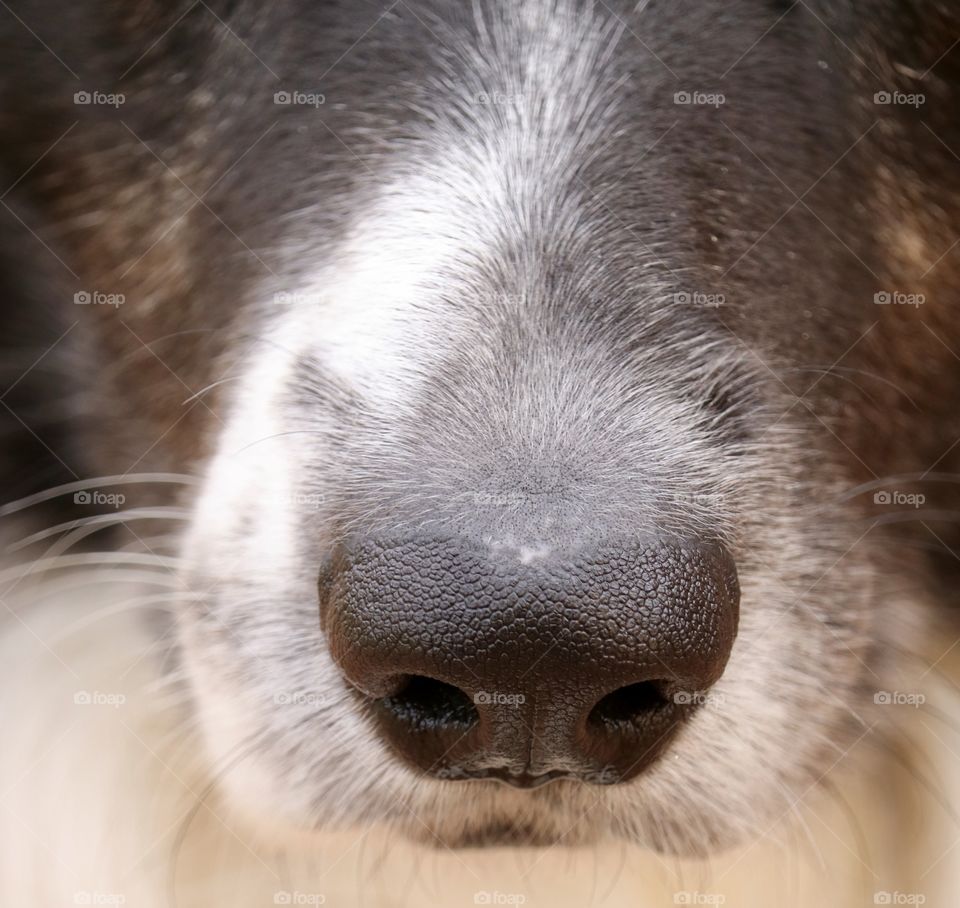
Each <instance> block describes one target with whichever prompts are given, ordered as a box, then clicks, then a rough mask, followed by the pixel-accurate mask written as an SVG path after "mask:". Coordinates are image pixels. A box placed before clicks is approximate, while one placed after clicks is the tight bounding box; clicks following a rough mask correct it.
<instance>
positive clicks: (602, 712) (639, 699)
mask: <svg viewBox="0 0 960 908" xmlns="http://www.w3.org/2000/svg"><path fill="white" fill-rule="evenodd" d="M669 702H670V700H669V699H668V697H667V695H666V682H665V681H641V682H639V683H638V684H628V685H627V686H626V687H620V688H618V689H617V690H615V691H613V692H612V693H609V694H607V695H606V696H605V697H603V699H601V700H600V701H599V702H598V703H597V705H596V706H594V707H593V709H592V710H591V711H590V715H589V716H588V717H587V723H588V724H589V725H592V726H594V727H595V728H597V727H601V728H606V729H610V730H616V729H618V728H622V727H623V726H624V725H628V724H631V723H633V722H635V721H636V720H637V719H639V718H641V717H642V716H645V715H648V714H649V713H651V712H654V711H655V710H658V709H660V708H661V707H664V706H666V705H667V704H669Z"/></svg>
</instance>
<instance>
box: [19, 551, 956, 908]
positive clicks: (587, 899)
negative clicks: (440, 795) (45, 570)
mask: <svg viewBox="0 0 960 908" xmlns="http://www.w3.org/2000/svg"><path fill="white" fill-rule="evenodd" d="M141 573H142V574H144V576H148V575H146V574H145V572H141ZM127 576H131V575H130V569H129V568H124V569H123V573H120V572H118V571H113V572H111V570H110V569H109V568H107V569H104V568H99V569H96V571H95V572H91V571H86V572H84V573H82V574H75V575H72V576H70V575H68V576H66V577H64V576H63V575H60V576H59V577H57V578H56V580H55V581H51V580H48V581H46V582H45V583H44V585H43V586H40V585H38V584H36V583H33V582H32V581H30V580H27V581H24V582H21V583H19V584H18V585H17V589H16V590H15V591H14V592H13V593H12V594H10V593H8V594H7V595H6V596H5V598H4V603H5V606H6V609H9V610H10V612H11V613H10V614H6V610H5V617H4V619H3V621H2V625H0V627H2V633H0V658H2V662H0V664H2V666H3V695H2V701H3V704H4V707H3V741H4V744H3V747H2V750H0V783H2V784H0V792H2V797H0V830H2V846H0V905H2V906H3V908H21V906H22V908H27V906H31V908H60V906H71V905H86V904H89V905H110V904H125V905H130V906H137V908H172V906H177V908H217V906H230V908H248V906H249V908H253V906H269V905H275V904H293V905H297V904H300V905H311V904H313V905H316V904H325V905H334V906H336V905H344V906H355V905H356V906H359V905H363V906H371V908H381V906H391V908H392V906H397V908H400V906H411V908H412V906H423V905H438V906H457V905H465V906H466V905H474V904H491V905H496V904H504V905H512V904H522V905H529V906H550V908H564V906H577V908H582V906H587V905H597V906H608V908H619V906H623V908H628V906H629V908H638V906H639V908H642V906H648V905H649V906H660V905H676V904H694V905H696V904H700V905H711V904H712V905H719V904H723V905H728V906H758V908H759V906H763V908H767V906H784V908H786V906H812V908H819V906H837V908H847V906H859V905H872V904H925V905H929V906H944V908H949V906H953V905H955V904H956V900H955V894H956V893H957V892H958V891H960V861H958V853H960V826H958V825H957V823H955V822H954V820H953V819H951V817H950V815H949V814H950V812H951V811H952V810H953V805H958V804H960V779H958V774H957V772H956V767H957V761H958V760H960V756H958V754H960V735H958V734H956V733H955V732H953V731H952V730H951V729H950V723H951V722H953V724H957V726H958V727H960V724H958V723H960V720H956V719H950V717H957V716H960V709H958V704H957V702H956V696H955V694H954V693H953V692H952V691H953V689H952V688H951V686H950V683H949V682H948V681H947V680H946V679H945V678H944V674H943V673H942V672H940V671H939V670H940V669H944V668H946V666H947V665H948V664H949V662H950V656H948V657H947V658H946V659H944V660H943V661H942V662H941V663H940V665H939V666H938V671H929V672H927V673H926V674H925V675H923V677H922V678H914V679H910V683H912V684H914V685H916V684H921V683H922V688H919V687H916V686H914V687H912V688H908V685H907V683H906V680H905V683H904V684H903V688H904V689H911V690H921V689H922V690H923V692H924V693H925V695H926V696H927V697H928V700H927V702H926V703H925V704H924V705H923V706H922V707H921V708H913V707H909V706H902V707H890V710H891V717H892V719H893V725H894V727H895V729H896V731H895V734H896V735H897V737H898V739H899V742H900V743H899V744H898V745H897V746H898V747H899V749H900V751H901V754H902V759H900V760H898V759H895V758H894V757H893V756H892V754H891V752H890V748H882V747H878V746H877V741H875V740H871V738H873V737H874V736H875V735H876V734H878V732H874V733H873V734H872V735H871V736H868V737H867V738H865V739H862V740H861V741H860V742H859V743H858V744H857V745H856V746H855V747H854V748H853V749H852V750H851V751H850V752H849V753H848V754H847V756H846V757H844V758H843V759H842V760H841V761H840V762H839V763H838V764H837V765H836V766H835V767H834V768H833V770H832V772H831V773H830V777H829V784H830V789H831V790H832V791H833V792H834V794H833V796H830V795H828V794H827V792H826V791H825V790H821V789H820V788H819V787H817V788H816V789H814V790H811V791H810V792H808V794H807V795H806V796H805V798H804V799H803V802H802V803H801V804H799V805H797V808H796V810H795V811H786V809H785V814H786V816H785V817H784V820H783V822H781V823H780V824H778V825H776V826H775V827H773V828H771V829H770V830H769V833H768V835H767V836H766V837H765V838H764V839H763V840H762V841H759V842H757V843H755V844H753V845H751V846H749V847H746V848H741V849H739V850H738V851H735V852H733V853H730V854H726V855H722V856H716V857H714V858H713V859H712V860H710V861H709V862H703V863H700V862H691V861H678V860H675V859H672V858H664V857H661V856H657V855H653V854H649V853H643V852H640V851H637V850H634V849H632V848H629V847H627V846H624V845H622V844H620V843H616V842H611V843H607V844H601V845H598V846H596V847H593V848H590V849H580V850H569V849H565V848H563V847H555V848H551V849H540V850H534V849H529V850H514V851H511V850H490V851H457V852H452V851H449V850H445V849H444V848H443V847H442V846H440V845H438V847H437V849H436V850H428V849H423V848H414V847H413V846H410V845H408V844H406V843H404V842H403V841H393V840H391V837H390V836H389V835H388V834H387V833H386V832H384V831H382V830H377V829H358V830H356V831H353V832H349V833H339V834H337V835H327V836H323V837H302V838H299V839H298V838H297V837H295V836H291V835H289V834H286V833H280V832H278V831H276V830H268V829H264V828H251V825H250V824H247V823H245V822H244V820H243V819H242V818H240V817H237V816H232V815H231V814H230V813H229V811H228V810H227V808H226V807H225V806H224V805H223V804H222V802H220V800H219V799H218V797H217V790H216V786H215V784H213V783H212V779H211V773H210V769H209V767H206V766H204V764H203V759H202V757H201V750H200V748H199V746H198V744H197V742H196V740H195V738H194V735H193V730H192V729H191V728H190V725H189V721H188V720H187V719H186V718H185V716H186V715H188V713H189V704H188V702H187V701H186V699H185V694H184V693H183V691H179V692H178V690H177V688H176V685H175V684H171V683H168V682H164V681H162V680H161V674H162V671H161V661H162V657H163V656H164V655H165V654H166V653H167V652H168V650H169V648H170V647H169V642H170V641H169V639H166V640H164V639H161V638H160V634H159V633H157V632H156V631H154V630H150V629H149V627H150V624H149V622H148V621H146V620H145V614H146V613H145V609H144V607H143V606H144V605H148V604H149V603H150V602H151V600H155V599H156V597H158V596H161V597H162V596H163V593H162V590H161V592H159V593H158V587H157V586H156V585H153V584H151V583H146V584H144V585H139V584H137V583H135V582H134V583H129V582H120V583H118V582H114V581H116V580H118V579H121V578H123V577H127ZM164 582H165V578H164V577H163V575H160V583H161V584H163V583H164ZM130 603H134V605H130ZM137 603H139V605H138V604H137ZM943 648H945V647H943ZM934 649H935V647H934ZM168 669H169V667H168ZM825 670H828V667H825ZM174 676H175V670H174ZM84 693H86V694H88V695H89V699H90V700H91V701H92V702H89V703H85V702H82V701H83V700H84V699H87V698H85V697H84V696H83V695H84ZM77 700H80V701H81V702H77ZM893 711H895V712H893ZM946 714H949V715H946ZM945 720H946V721H945ZM916 777H920V778H923V779H924V780H925V782H926V784H921V783H920V782H918V781H917V778H916ZM467 784H469V783H467ZM785 808H786V804H785ZM887 894H890V901H888V902H885V901H884V899H885V898H886V897H887Z"/></svg>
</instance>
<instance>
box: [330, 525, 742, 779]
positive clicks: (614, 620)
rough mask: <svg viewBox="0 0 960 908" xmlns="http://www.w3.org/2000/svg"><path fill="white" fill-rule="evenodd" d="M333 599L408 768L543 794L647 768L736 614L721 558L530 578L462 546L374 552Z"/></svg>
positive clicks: (384, 546) (354, 549)
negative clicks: (646, 759)
mask: <svg viewBox="0 0 960 908" xmlns="http://www.w3.org/2000/svg"><path fill="white" fill-rule="evenodd" d="M320 593H321V596H320V599H321V618H322V623H323V626H324V630H325V633H326V635H327V637H328V640H329V643H330V648H331V652H332V655H333V657H334V659H335V660H336V661H337V662H338V664H339V665H340V667H341V669H342V670H343V671H344V673H345V674H346V676H347V678H348V679H349V680H350V681H351V682H352V683H353V684H354V685H355V686H356V687H357V688H358V689H359V690H360V691H361V692H362V693H363V694H364V695H366V697H368V698H370V699H372V700H373V701H374V703H375V704H378V705H379V706H380V707H383V709H384V710H385V712H384V713H383V715H384V717H385V718H384V722H385V727H386V728H387V730H388V736H389V737H393V738H394V739H397V737H398V736H399V737H402V739H403V740H402V743H401V745H400V746H399V749H400V751H401V752H402V753H403V754H406V755H407V756H409V755H410V754H411V753H412V754H414V755H415V756H414V761H415V762H418V763H419V764H420V766H421V768H429V769H430V770H431V771H432V770H433V769H434V766H433V763H434V762H437V761H439V762H440V763H442V764H444V765H448V764H451V763H454V764H456V766H457V767H458V768H459V770H461V771H463V772H466V773H467V774H473V773H487V772H490V771H493V772H501V771H503V772H507V773H508V774H509V775H510V776H511V777H516V776H517V775H518V774H519V775H523V776H525V777H526V776H531V774H532V776H531V777H534V776H535V777H537V778H546V777H549V776H550V774H552V773H557V772H566V773H570V772H575V773H578V774H580V775H583V774H584V773H595V772H601V771H603V770H604V768H605V767H609V766H611V765H613V766H619V769H618V770H617V771H618V772H620V771H623V772H629V771H630V770H631V769H632V767H633V766H634V765H635V764H640V763H641V762H642V758H643V755H644V752H645V748H646V749H649V747H651V746H652V744H653V743H654V742H655V741H656V740H657V739H659V738H661V737H663V735H664V734H666V732H667V731H669V730H670V729H671V728H672V727H673V726H674V725H675V724H676V720H677V719H678V717H679V711H678V710H679V708H678V707H676V704H674V703H673V702H672V697H673V694H674V692H677V691H683V690H687V691H689V690H699V689H702V688H703V687H705V686H707V685H709V684H710V683H712V682H713V681H715V680H716V679H717V677H719V675H720V673H721V672H722V670H723V667H724V665H725V663H726V658H727V655H728V654H729V650H730V646H731V645H732V641H733V637H734V636H735V633H736V623H737V605H738V590H737V581H736V572H735V569H734V567H733V563H732V560H731V559H730V557H729V555H728V554H727V553H726V551H725V550H724V549H723V548H722V547H721V546H719V545H686V546H682V545H673V544H665V543H652V544H651V543H641V542H636V541H634V542H632V543H630V544H622V543H621V544H617V543H611V544H609V545H604V546H599V547H597V548H595V549H594V550H592V551H591V552H590V553H589V555H587V554H584V553H580V554H579V555H574V556H570V557H568V558H566V559H564V560H562V561H561V560H553V561H536V562H534V563H527V564H524V563H522V561H518V560H516V559H508V558H504V557H502V553H496V552H493V551H491V550H490V549H489V548H487V549H485V548H484V547H483V546H481V545H477V544H470V543H468V542H467V541H465V540H463V539H430V540H414V541H410V540H406V541H399V542H393V541H386V542H384V541H380V542H369V541H365V542H363V543H358V544H354V545H350V546H344V547H343V548H342V549H341V550H340V551H339V552H338V553H337V554H336V556H335V557H334V559H332V561H331V563H330V565H329V566H328V568H327V570H326V571H325V572H324V575H323V576H322V578H321V583H320ZM411 678H413V679H419V680H418V681H417V682H416V684H414V685H413V686H414V688H416V690H417V691H418V693H417V696H416V697H412V696H411V695H410V689H411V687H410V684H411ZM430 685H433V686H432V687H431V686H430ZM437 685H439V686H437ZM425 691H426V692H427V694H428V695H425V694H424V692H425ZM458 698H459V699H458ZM425 704H426V706H427V707H429V708H428V710H427V712H429V713H430V716H431V717H432V718H431V719H430V721H424V715H425V713H424V705H425ZM418 711H419V712H418ZM641 714H642V715H641ZM452 717H455V719H456V721H454V718H452ZM428 726H429V727H428ZM424 755H425V756H424Z"/></svg>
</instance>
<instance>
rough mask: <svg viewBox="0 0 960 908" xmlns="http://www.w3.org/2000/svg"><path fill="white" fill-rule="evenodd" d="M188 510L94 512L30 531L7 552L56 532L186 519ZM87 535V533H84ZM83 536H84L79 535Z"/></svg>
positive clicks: (162, 508)
mask: <svg viewBox="0 0 960 908" xmlns="http://www.w3.org/2000/svg"><path fill="white" fill-rule="evenodd" d="M189 517H190V512H189V511H188V510H186V509H185V508H174V507H169V508H168V507H157V508H132V509H131V510H129V511H117V512H116V513H115V514H94V515H93V516H90V517H79V518H77V519H76V520H69V521H65V522H64V523H58V524H56V525H55V526H52V527H48V528H47V529H45V530H40V531H39V532H36V533H32V534H31V535H29V536H26V537H24V538H23V539H21V540H20V541H19V542H15V543H12V544H11V545H9V546H7V551H8V552H17V551H19V550H20V549H23V548H26V547H28V546H30V545H33V544H34V543H36V542H41V541H42V540H44V539H49V538H50V537H51V536H55V535H57V534H58V533H66V532H68V531H69V530H77V529H85V528H88V527H93V531H92V532H96V531H97V530H99V529H101V528H103V527H109V526H115V525H116V524H118V523H125V522H126V521H128V520H188V519H189ZM86 535H89V534H86ZM80 538H85V537H80Z"/></svg>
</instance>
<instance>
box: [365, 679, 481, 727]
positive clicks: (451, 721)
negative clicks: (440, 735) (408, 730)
mask: <svg viewBox="0 0 960 908" xmlns="http://www.w3.org/2000/svg"><path fill="white" fill-rule="evenodd" d="M380 705H381V707H382V708H384V709H386V710H388V711H389V712H391V713H392V714H393V715H394V717H396V718H397V719H400V720H401V721H403V722H405V723H407V724H409V725H413V726H416V727H418V728H421V729H425V730H429V729H441V728H442V729H448V728H452V727H459V728H463V729H467V728H469V727H470V726H472V725H473V724H474V723H475V722H477V721H478V719H479V718H480V717H479V715H478V714H477V710H476V707H475V706H474V705H473V702H472V701H471V699H470V697H468V696H467V694H465V693H464V692H463V691H462V690H460V688H458V687H454V686H453V685H452V684H446V683H445V682H443V681H437V680H436V679H435V678H426V677H424V676H422V675H409V676H408V677H407V679H406V680H405V681H404V682H403V684H402V685H401V687H400V689H399V690H398V691H397V692H396V693H395V694H392V695H391V696H389V697H384V698H383V699H382V700H381V701H380Z"/></svg>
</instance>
